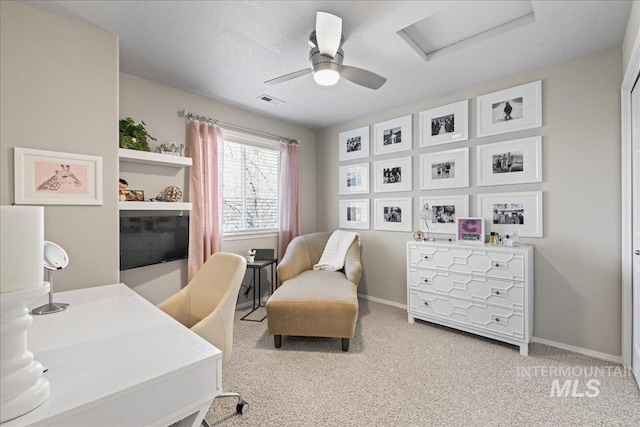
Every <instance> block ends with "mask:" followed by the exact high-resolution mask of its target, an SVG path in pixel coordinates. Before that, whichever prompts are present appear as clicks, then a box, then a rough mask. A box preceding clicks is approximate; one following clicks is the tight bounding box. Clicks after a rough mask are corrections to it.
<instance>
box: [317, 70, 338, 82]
mask: <svg viewBox="0 0 640 427" xmlns="http://www.w3.org/2000/svg"><path fill="white" fill-rule="evenodd" d="M313 80H315V82H316V83H317V84H319V85H320V86H333V85H334V84H336V83H338V81H340V73H339V72H338V71H337V70H333V69H331V68H324V69H320V70H314V71H313Z"/></svg>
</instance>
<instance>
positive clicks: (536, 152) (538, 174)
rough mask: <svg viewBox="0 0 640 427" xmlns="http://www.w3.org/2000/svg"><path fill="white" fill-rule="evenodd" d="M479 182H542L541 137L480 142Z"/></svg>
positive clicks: (498, 183) (493, 183) (479, 183)
mask: <svg viewBox="0 0 640 427" xmlns="http://www.w3.org/2000/svg"><path fill="white" fill-rule="evenodd" d="M476 150H477V153H476V154H477V156H476V161H477V173H478V185H505V184H525V183H530V182H542V137H540V136H536V137H533V138H522V139H515V140H513V141H504V142H497V143H495V144H486V145H478V146H477V147H476Z"/></svg>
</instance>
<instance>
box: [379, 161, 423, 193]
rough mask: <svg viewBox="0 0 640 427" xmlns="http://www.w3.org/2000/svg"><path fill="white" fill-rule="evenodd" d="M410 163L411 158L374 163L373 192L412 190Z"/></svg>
mask: <svg viewBox="0 0 640 427" xmlns="http://www.w3.org/2000/svg"><path fill="white" fill-rule="evenodd" d="M412 162H413V158H412V157H411V156H409V157H400V158H396V159H388V160H380V161H377V162H374V164H373V165H374V166H373V171H374V179H373V182H374V192H376V193H388V192H398V191H411V190H412V188H413V184H412V182H413V172H412V167H411V165H412Z"/></svg>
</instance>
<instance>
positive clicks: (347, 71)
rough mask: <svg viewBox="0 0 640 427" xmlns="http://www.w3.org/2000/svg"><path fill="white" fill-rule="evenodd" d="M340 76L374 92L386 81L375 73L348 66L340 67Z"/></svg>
mask: <svg viewBox="0 0 640 427" xmlns="http://www.w3.org/2000/svg"><path fill="white" fill-rule="evenodd" d="M340 75H341V76H342V77H344V78H345V79H347V80H349V81H351V82H353V83H355V84H357V85H360V86H364V87H368V88H369V89H374V90H377V89H380V87H382V85H383V84H385V82H386V81H387V79H386V78H385V77H382V76H379V75H378V74H376V73H372V72H371V71H367V70H363V69H362V68H358V67H349V66H348V65H343V66H342V70H341V71H340Z"/></svg>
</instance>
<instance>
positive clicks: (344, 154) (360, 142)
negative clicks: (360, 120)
mask: <svg viewBox="0 0 640 427" xmlns="http://www.w3.org/2000/svg"><path fill="white" fill-rule="evenodd" d="M338 141H339V149H338V152H339V154H338V159H339V161H340V162H344V161H346V160H353V159H360V158H363V157H369V126H364V127H361V128H358V129H352V130H348V131H345V132H340V133H339V134H338Z"/></svg>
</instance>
